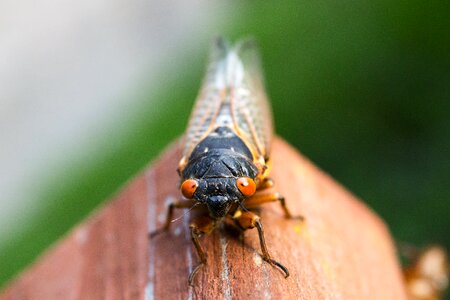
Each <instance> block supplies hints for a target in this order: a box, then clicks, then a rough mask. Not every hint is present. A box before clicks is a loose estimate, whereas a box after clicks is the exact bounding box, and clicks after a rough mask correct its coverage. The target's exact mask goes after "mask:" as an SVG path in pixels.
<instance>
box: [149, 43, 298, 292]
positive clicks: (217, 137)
mask: <svg viewBox="0 0 450 300" xmlns="http://www.w3.org/2000/svg"><path fill="white" fill-rule="evenodd" d="M271 138H272V115H271V112H270V109H269V104H268V100H267V96H266V93H265V90H264V86H263V79H262V73H261V69H260V64H259V55H258V51H257V47H256V44H255V42H254V41H253V40H243V41H241V42H239V43H237V44H236V45H234V46H230V45H229V44H228V43H227V42H226V41H225V40H224V39H222V38H219V39H217V40H216V41H215V43H214V44H213V47H212V50H211V52H210V59H209V63H208V67H207V72H206V76H205V78H204V81H203V84H202V88H201V90H200V93H199V96H198V98H197V101H196V104H195V107H194V110H193V111H192V114H191V118H190V121H189V125H188V128H187V131H186V134H185V140H184V149H183V154H182V155H183V156H182V158H181V160H180V162H179V167H178V174H179V176H180V178H181V181H180V183H181V184H180V189H181V193H182V194H183V196H184V197H185V198H186V199H185V200H181V201H177V202H174V203H172V204H170V205H169V208H168V213H167V220H166V222H165V225H164V226H163V227H162V228H161V229H159V230H156V231H155V232H153V233H152V234H151V236H155V235H156V234H158V233H160V232H162V231H164V230H168V229H169V226H170V223H171V220H172V217H173V211H174V209H175V208H186V209H187V208H192V207H194V206H200V207H202V208H203V209H204V211H205V213H204V214H203V215H201V216H200V217H198V218H196V219H194V220H193V222H192V223H191V225H190V236H191V240H192V243H193V244H194V247H195V249H196V251H197V254H198V256H199V259H200V262H199V264H198V265H197V266H196V267H195V268H194V269H193V271H192V272H191V274H190V275H189V279H188V280H189V285H192V283H193V281H194V278H195V275H196V274H197V272H198V271H199V270H200V268H201V267H202V266H204V265H205V264H206V254H205V252H204V250H203V249H202V246H201V245H200V241H199V238H200V237H201V236H202V235H204V234H208V233H210V232H211V231H213V230H214V228H216V227H217V226H218V225H219V224H220V223H225V224H227V225H231V226H234V227H237V228H238V229H240V230H247V229H252V228H256V229H257V231H258V235H259V242H260V245H261V250H262V257H263V259H264V260H265V261H266V262H268V263H269V264H271V265H273V266H276V267H278V268H279V269H280V270H281V271H282V272H283V273H284V276H285V277H286V278H287V277H288V276H289V271H288V269H287V268H286V267H285V266H283V265H282V264H281V263H279V262H278V261H276V260H274V259H273V258H272V256H271V255H270V254H269V250H268V248H267V245H266V242H265V239H264V229H263V226H262V223H261V220H260V217H259V216H258V215H256V214H255V213H254V212H252V211H251V210H252V209H254V208H256V207H258V206H260V205H261V204H264V203H269V202H274V201H278V202H279V203H280V204H281V206H282V208H283V210H284V214H285V217H286V218H292V214H291V213H290V211H289V209H288V208H287V206H286V203H285V199H284V197H283V196H281V195H280V194H279V193H274V192H268V191H267V189H268V188H270V187H272V186H273V181H272V180H271V179H270V178H269V177H268V174H269V169H270V168H269V166H270V144H271ZM264 190H266V191H264ZM297 218H299V219H301V218H302V217H301V216H299V217H297Z"/></svg>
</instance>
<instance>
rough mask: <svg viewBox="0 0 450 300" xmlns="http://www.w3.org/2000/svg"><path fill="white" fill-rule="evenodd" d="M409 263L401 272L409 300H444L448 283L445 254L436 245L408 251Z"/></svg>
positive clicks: (447, 267)
mask: <svg viewBox="0 0 450 300" xmlns="http://www.w3.org/2000/svg"><path fill="white" fill-rule="evenodd" d="M409 252H410V253H409V254H408V255H407V256H409V258H410V260H411V263H410V265H409V266H408V267H406V268H405V269H404V271H403V273H404V277H405V282H406V290H407V292H408V296H409V299H410V300H439V299H444V293H445V290H446V289H447V287H448V281H449V272H450V270H449V262H448V257H447V252H446V251H445V249H444V248H442V247H441V246H438V245H431V246H428V247H426V248H424V249H421V250H420V251H419V250H417V249H410V251H409Z"/></svg>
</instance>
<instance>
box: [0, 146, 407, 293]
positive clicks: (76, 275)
mask: <svg viewBox="0 0 450 300" xmlns="http://www.w3.org/2000/svg"><path fill="white" fill-rule="evenodd" d="M180 153H181V152H180V150H179V149H178V147H176V146H174V147H172V148H171V149H169V150H168V151H166V153H165V154H163V156H162V157H161V158H160V159H159V160H158V161H157V162H155V163H154V164H153V166H152V167H150V168H149V169H148V170H146V171H145V172H144V173H143V174H141V175H140V176H138V177H136V178H135V179H134V180H133V181H132V182H130V183H129V184H128V185H127V187H126V188H125V189H123V191H122V192H121V193H120V194H119V195H118V196H117V197H115V199H114V200H113V201H111V202H110V203H109V204H107V205H106V206H105V207H103V208H101V209H99V210H98V211H97V212H95V213H94V214H93V215H92V216H91V217H90V218H89V219H88V220H86V221H85V222H84V223H83V224H81V225H79V226H77V227H76V228H75V229H74V230H73V231H72V232H71V233H70V234H69V235H68V236H67V237H66V238H65V239H63V240H62V241H61V242H59V243H58V244H57V245H56V246H54V247H53V248H52V249H51V250H49V251H48V253H47V254H45V255H44V256H43V257H41V258H40V259H39V260H38V262H37V263H35V264H34V265H33V266H31V267H30V268H29V269H28V270H26V271H25V272H24V273H23V274H21V275H20V276H19V277H18V279H16V280H15V281H14V282H12V283H11V284H10V286H9V287H7V288H6V290H5V291H4V292H3V293H2V294H1V296H0V298H1V299H144V298H145V299H405V298H406V297H405V289H404V283H403V279H402V276H401V270H400V267H399V264H398V262H397V259H396V256H395V249H394V246H393V243H392V240H391V237H390V235H389V232H388V230H387V228H386V226H385V224H384V223H383V222H382V220H381V219H380V218H378V217H377V216H376V215H375V214H374V213H373V212H372V211H371V210H370V209H368V208H367V207H366V206H365V205H364V204H363V203H361V202H360V201H359V200H358V199H356V198H355V197H354V196H353V195H352V194H350V193H349V192H347V191H346V190H345V189H344V188H343V187H341V186H340V185H339V184H337V183H336V182H334V181H333V180H332V179H331V178H330V177H329V176H328V175H326V174H324V173H323V172H321V171H320V170H318V169H317V168H316V167H315V166H314V165H312V164H311V163H310V162H309V161H308V160H307V159H305V158H304V157H302V156H301V155H299V154H298V153H297V152H296V151H295V150H293V149H292V148H291V147H290V146H289V145H287V144H286V143H285V142H283V141H281V140H280V139H278V140H276V142H275V144H274V148H273V159H274V164H273V165H274V169H273V178H274V180H275V187H276V189H277V190H278V191H280V192H281V193H282V194H283V195H285V197H286V199H287V204H288V205H289V207H290V209H291V211H292V212H294V213H297V214H301V215H303V216H304V217H305V218H306V222H304V223H302V222H300V221H294V220H286V219H284V218H283V213H282V211H281V209H280V207H279V206H278V204H277V203H271V204H267V205H265V206H264V208H263V209H262V210H261V217H262V222H263V225H264V227H265V232H266V241H267V245H268V247H269V250H270V251H271V254H272V256H273V257H274V258H275V259H277V260H279V261H280V262H281V263H283V264H284V265H285V266H286V267H288V269H289V271H290V273H291V276H290V277H289V278H288V279H285V278H284V277H283V276H282V274H281V273H280V272H279V270H277V269H275V268H273V267H271V266H270V265H268V264H267V263H265V262H263V261H262V260H261V256H260V248H259V244H258V239H257V232H256V230H249V231H246V232H245V234H244V235H243V237H239V236H237V235H236V234H232V233H231V232H229V231H227V230H225V229H223V228H222V229H218V230H216V231H214V232H213V233H212V234H211V235H209V236H205V237H204V238H202V240H201V242H202V245H203V246H204V248H205V250H206V252H207V255H208V264H207V266H206V267H204V268H203V269H202V270H201V271H200V273H199V274H198V275H197V277H196V279H195V287H193V288H192V287H189V286H188V284H187V277H188V274H189V272H190V270H191V269H192V266H193V265H195V264H196V262H197V256H196V254H195V252H194V251H193V249H192V246H191V242H190V239H189V236H188V226H189V217H188V215H186V216H184V217H182V218H180V219H179V220H178V221H176V222H174V223H173V224H172V229H171V231H170V233H167V234H163V235H160V236H158V237H156V238H154V239H152V240H148V239H147V232H149V231H152V230H154V229H155V228H157V227H159V226H161V225H162V223H163V221H164V217H165V213H166V207H167V203H169V202H170V201H173V200H175V199H178V197H179V191H178V189H177V182H178V176H177V174H176V172H175V169H176V166H177V163H178V160H179V158H180ZM182 213H184V212H181V211H178V212H177V216H180V215H182Z"/></svg>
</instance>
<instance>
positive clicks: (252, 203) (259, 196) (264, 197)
mask: <svg viewBox="0 0 450 300" xmlns="http://www.w3.org/2000/svg"><path fill="white" fill-rule="evenodd" d="M274 201H280V204H281V208H282V209H283V211H284V216H285V217H286V218H287V219H298V220H304V217H303V216H301V215H298V216H293V215H292V214H291V212H290V210H289V208H288V207H287V205H286V200H285V198H284V197H283V196H282V195H280V194H279V193H264V194H263V193H256V194H255V195H254V196H252V197H250V198H248V199H247V200H245V203H244V205H245V207H246V208H255V207H257V206H260V205H261V204H264V203H268V202H274Z"/></svg>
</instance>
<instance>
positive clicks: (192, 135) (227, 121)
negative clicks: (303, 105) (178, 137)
mask: <svg viewBox="0 0 450 300" xmlns="http://www.w3.org/2000/svg"><path fill="white" fill-rule="evenodd" d="M218 126H228V127H230V128H232V129H233V130H234V131H235V132H236V133H237V134H238V135H239V136H240V137H241V138H242V139H243V141H244V142H245V143H246V144H247V146H248V147H249V148H250V150H251V151H252V153H253V154H254V156H255V158H256V159H259V158H260V157H263V158H265V159H267V158H268V156H269V154H270V153H269V151H270V142H271V137H272V115H271V112H270V109H269V104H268V101H267V96H266V93H265V89H264V84H263V77H262V72H261V68H260V60H259V55H258V51H257V47H256V44H255V42H254V41H253V40H245V41H242V42H240V43H238V44H236V46H234V47H232V48H231V47H230V46H229V45H228V43H227V42H226V41H225V40H223V39H218V40H216V42H215V43H214V45H213V49H212V50H211V54H210V59H209V63H208V68H207V73H206V76H205V78H204V81H203V85H202V89H201V91H200V94H199V96H198V98H197V101H196V104H195V106H194V110H193V112H192V114H191V118H190V121H189V125H188V128H187V131H186V135H185V147H184V151H183V156H184V158H185V159H187V158H188V157H189V155H190V153H191V152H192V150H193V149H194V147H195V146H196V145H197V144H198V143H199V142H200V141H201V140H202V139H203V138H204V137H205V136H207V135H208V133H210V132H211V131H212V130H214V129H215V128H216V127H218Z"/></svg>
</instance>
